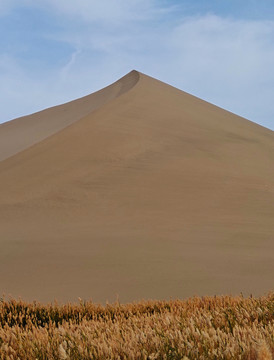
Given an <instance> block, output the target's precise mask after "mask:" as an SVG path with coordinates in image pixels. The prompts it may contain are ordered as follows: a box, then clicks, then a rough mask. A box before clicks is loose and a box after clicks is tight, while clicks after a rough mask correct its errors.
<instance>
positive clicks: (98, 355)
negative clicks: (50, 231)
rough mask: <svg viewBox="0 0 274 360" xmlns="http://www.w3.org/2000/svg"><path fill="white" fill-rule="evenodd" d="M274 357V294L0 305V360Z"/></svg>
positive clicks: (8, 303)
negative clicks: (135, 301) (120, 302)
mask: <svg viewBox="0 0 274 360" xmlns="http://www.w3.org/2000/svg"><path fill="white" fill-rule="evenodd" d="M273 354H274V293H270V294H269V295H268V296H265V297H260V298H253V297H249V298H244V297H240V296H239V297H229V296H223V297H221V296H220V297H202V298H199V297H196V298H190V299H188V300H184V301H181V300H173V301H172V300H171V301H143V302H139V303H136V304H134V303H131V304H127V305H121V304H119V303H116V304H114V305H106V306H102V305H95V304H93V303H91V302H83V301H80V303H78V304H77V305H72V304H66V305H58V304H52V305H47V306H45V305H41V304H39V303H35V302H34V303H25V302H22V301H15V300H9V301H7V300H4V299H2V301H1V303H0V359H1V360H4V359H10V360H11V359H13V360H15V359H20V360H36V359H39V360H45V359H60V360H65V359H71V360H76V359H81V360H84V359H86V360H90V359H185V360H186V359H227V360H228V359H231V360H232V359H249V360H252V359H260V360H270V359H272V358H273Z"/></svg>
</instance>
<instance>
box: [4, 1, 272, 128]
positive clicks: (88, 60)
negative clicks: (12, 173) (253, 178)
mask: <svg viewBox="0 0 274 360" xmlns="http://www.w3.org/2000/svg"><path fill="white" fill-rule="evenodd" d="M273 68H274V1H273V0H271V1H270V0H261V1H259V0H256V1H255V0H245V1H239V0H197V1H195V0H182V1H178V0H176V1H175V0H173V1H172V0H169V1H168V0H158V1H156V0H100V1H97V0H78V1H76V0H74V1H72V0H58V1H57V0H43V1H42V0H0V122H4V121H7V120H10V119H12V118H15V117H18V116H22V115H25V114H29V113H32V112H35V111H38V110H41V109H43V108H46V107H49V106H53V105H56V104H59V103H63V102H66V101H69V100H71V99H75V98H78V97H80V96H83V95H86V94H88V93H91V92H93V91H96V90H98V89H100V88H102V87H104V86H106V85H108V84H110V83H111V82H113V81H115V80H117V79H118V78H119V77H121V76H123V75H124V74H126V73H127V72H129V71H130V70H132V69H136V70H139V71H141V72H144V73H146V74H148V75H151V76H153V77H156V78H158V79H160V80H162V81H165V82H167V83H169V84H171V85H174V86H176V87H178V88H180V89H182V90H184V91H187V92H190V93H192V94H193V95H196V96H198V97H201V98H203V99H205V100H207V101H209V102H212V103H214V104H216V105H218V106H221V107H223V108H225V109H227V110H230V111H232V112H234V113H237V114H239V115H242V116H244V117H246V118H248V119H250V120H252V121H255V122H257V123H259V124H261V125H263V126H266V127H268V128H271V129H273V130H274V106H273V92H274V91H273V89H274V71H273Z"/></svg>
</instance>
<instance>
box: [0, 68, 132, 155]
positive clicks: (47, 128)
mask: <svg viewBox="0 0 274 360" xmlns="http://www.w3.org/2000/svg"><path fill="white" fill-rule="evenodd" d="M138 80H139V73H138V72H137V71H135V70H133V71H131V72H130V73H128V74H127V75H125V76H123V77H122V78H121V79H119V80H118V81H116V82H115V83H113V84H111V85H109V86H107V87H105V88H104V89H102V90H99V91H96V92H95V93H93V94H90V95H87V96H84V97H82V98H80V99H77V100H73V101H70V102H68V103H65V104H63V105H57V106H54V107H51V108H49V109H46V110H42V111H39V112H37V113H34V114H32V115H28V116H24V117H20V118H18V119H15V120H12V121H8V122H6V123H4V124H0V161H1V160H4V159H7V158H8V157H10V156H12V155H14V154H16V153H18V152H20V151H23V150H25V149H27V148H28V147H30V146H32V145H34V144H36V143H38V142H39V141H41V140H43V139H45V138H47V137H48V136H51V135H53V134H55V133H57V132H58V131H60V130H62V129H64V128H65V127H67V126H69V125H71V124H72V123H74V122H76V121H78V120H80V119H81V118H82V117H84V116H86V115H88V114H90V113H91V112H93V111H95V110H96V109H98V108H99V107H101V106H103V105H104V104H106V103H107V102H109V101H111V100H113V99H115V98H117V97H118V96H120V95H122V94H123V93H125V92H127V91H129V90H130V89H131V88H132V87H134V86H135V85H136V83H137V82H138Z"/></svg>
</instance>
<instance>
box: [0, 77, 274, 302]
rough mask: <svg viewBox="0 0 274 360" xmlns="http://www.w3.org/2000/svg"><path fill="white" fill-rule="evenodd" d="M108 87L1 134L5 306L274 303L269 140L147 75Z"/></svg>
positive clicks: (0, 274) (262, 131)
mask: <svg viewBox="0 0 274 360" xmlns="http://www.w3.org/2000/svg"><path fill="white" fill-rule="evenodd" d="M115 84H116V85H115ZM115 84H114V85H111V86H110V87H109V88H106V89H104V90H102V91H101V92H97V93H95V94H93V95H90V97H86V98H84V100H83V99H79V100H76V101H74V102H71V103H69V104H65V105H63V107H64V108H67V107H68V108H69V111H67V112H68V114H69V116H70V118H68V117H66V118H64V121H63V120H60V116H61V115H60V114H62V111H61V110H62V109H63V107H62V106H59V107H56V108H52V109H49V110H45V111H44V112H41V113H38V114H34V115H31V116H29V117H25V118H23V119H21V120H19V119H17V120H14V121H11V122H10V123H9V124H6V125H4V126H2V127H0V137H1V136H2V138H3V137H5V134H7V132H6V127H8V128H9V131H10V133H9V134H10V137H9V139H10V142H11V143H10V144H6V145H3V144H2V149H4V150H1V151H2V153H1V155H2V157H5V156H6V157H7V156H8V154H9V157H8V158H6V159H5V160H3V161H1V162H0V248H1V252H0V292H1V293H7V294H12V295H13V296H16V297H18V296H22V297H23V298H24V299H26V300H33V299H37V300H40V301H52V300H53V299H55V298H56V299H57V300H61V301H75V300H77V298H78V297H81V298H82V299H90V298H92V299H93V300H94V301H96V302H105V301H106V300H109V301H115V299H116V298H117V295H118V296H119V300H120V301H121V302H127V301H133V300H140V299H148V298H150V299H151V298H152V299H169V298H170V297H171V298H184V297H189V296H193V295H215V294H239V293H241V292H242V293H243V294H245V295H249V294H250V293H252V294H254V295H261V294H263V293H265V292H268V291H270V290H273V273H274V265H273V264H274V241H273V239H274V222H273V214H274V166H273V164H274V135H273V132H272V131H271V130H268V129H266V128H264V127H262V126H259V125H257V124H255V123H252V122H251V121H248V120H246V119H243V118H241V117H239V116H237V115H234V114H232V113H230V112H227V111H225V110H223V109H221V108H218V107H216V106H214V105H212V104H209V103H207V102H205V101H202V100H201V99H198V98H196V97H194V96H192V95H190V94H187V93H185V92H183V91H180V90H178V89H175V88H173V87H172V86H169V85H167V84H165V83H162V82H160V81H158V80H155V79H153V78H151V77H149V76H146V75H144V74H141V73H137V72H132V73H130V74H129V75H127V76H126V77H124V78H123V79H122V80H120V81H118V83H115ZM121 94H122V96H120V95H121ZM89 101H90V102H91V103H89ZM83 108H84V109H83ZM95 109H96V111H94V110H95ZM47 114H48V115H49V114H50V118H49V125H48V127H47V130H46V131H45V132H44V128H43V126H44V125H45V124H46V123H47ZM20 121H22V123H21V122H20ZM36 121H37V122H38V124H39V125H37V128H39V131H37V132H35V131H34V133H33V132H32V131H33V130H30V128H29V126H30V124H34V123H36ZM55 121H56V124H57V125H55ZM26 124H27V125H26ZM42 125H43V126H42ZM18 138H20V139H21V143H20V146H21V148H20V149H21V150H20V149H19V147H20V146H19V145H18V143H17V139H18ZM6 146H7V147H6ZM23 148H24V150H23ZM11 154H15V155H13V156H10V155H11Z"/></svg>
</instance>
